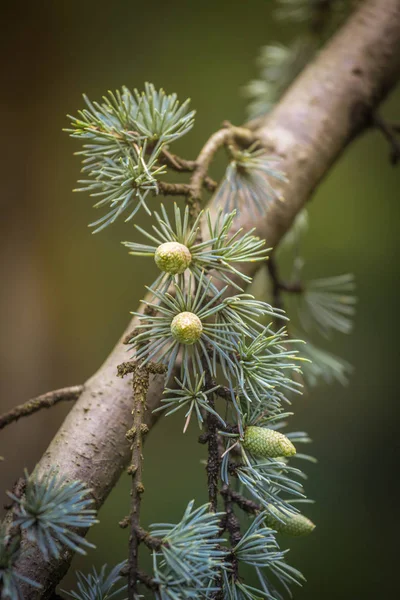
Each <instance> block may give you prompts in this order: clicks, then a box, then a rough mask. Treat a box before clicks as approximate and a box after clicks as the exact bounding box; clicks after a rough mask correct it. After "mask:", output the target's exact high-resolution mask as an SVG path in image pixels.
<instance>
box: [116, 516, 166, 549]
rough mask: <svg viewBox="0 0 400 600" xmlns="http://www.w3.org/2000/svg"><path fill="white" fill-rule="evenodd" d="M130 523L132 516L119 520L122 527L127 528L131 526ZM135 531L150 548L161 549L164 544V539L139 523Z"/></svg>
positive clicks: (140, 539)
mask: <svg viewBox="0 0 400 600" xmlns="http://www.w3.org/2000/svg"><path fill="white" fill-rule="evenodd" d="M129 523H130V517H129V516H127V517H124V518H123V519H122V521H120V522H119V526H120V527H121V529H126V528H127V527H129ZM135 531H136V535H137V537H138V538H139V541H140V542H143V544H144V545H145V546H147V547H148V548H150V550H159V549H160V548H161V546H162V545H163V541H162V540H161V539H160V538H157V537H154V536H152V535H151V534H150V533H149V532H148V531H146V529H143V527H140V526H139V525H138V526H137V527H136V529H135ZM164 545H165V546H168V544H167V543H165V544H164Z"/></svg>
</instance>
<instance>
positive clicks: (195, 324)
mask: <svg viewBox="0 0 400 600" xmlns="http://www.w3.org/2000/svg"><path fill="white" fill-rule="evenodd" d="M202 331H203V325H202V324H201V321H200V319H199V317H198V316H197V315H195V314H194V313H191V312H187V311H186V312H181V313H179V314H178V315H176V316H175V317H174V318H173V319H172V323H171V333H172V335H173V337H174V338H175V339H176V340H177V341H178V342H180V343H181V344H186V345H188V346H190V345H192V344H195V343H196V342H197V341H198V340H199V339H200V336H201V334H202Z"/></svg>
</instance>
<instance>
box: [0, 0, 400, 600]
mask: <svg viewBox="0 0 400 600" xmlns="http://www.w3.org/2000/svg"><path fill="white" fill-rule="evenodd" d="M273 4H274V3H273V2H266V1H265V0H249V1H248V2H243V1H239V0H236V1H231V2H227V1H225V2H223V1H219V2H218V1H217V2H215V0H214V1H212V0H203V1H202V2H184V1H183V0H170V1H169V2H162V1H161V0H153V1H152V2H150V1H148V2H135V1H133V0H114V1H113V2H106V1H105V0H96V1H94V0H86V1H81V2H77V1H76V0H70V1H69V2H63V1H58V2H50V1H48V0H47V1H42V2H34V3H33V2H28V1H21V2H15V3H12V4H11V3H9V4H8V5H7V7H5V6H4V7H3V9H2V19H1V37H0V47H1V54H0V56H1V61H2V76H1V86H2V92H1V95H0V106H1V129H2V144H1V147H0V152H1V162H0V164H1V173H2V174H1V195H0V202H1V207H2V210H1V221H0V256H1V261H0V264H1V271H2V272H1V279H0V281H1V295H0V319H1V324H0V330H1V336H0V353H1V360H0V369H1V379H0V387H1V411H4V410H6V409H8V408H10V407H11V406H13V405H14V404H17V403H20V402H22V401H24V400H26V399H27V398H29V397H32V396H34V395H36V394H39V393H41V392H45V391H47V390H49V389H54V388H57V387H62V386H64V385H68V384H75V383H81V382H83V381H85V379H86V378H88V377H89V376H90V375H91V374H92V373H93V372H94V370H95V369H97V367H98V366H99V365H100V363H101V362H102V361H103V359H104V358H105V357H106V355H107V353H108V352H109V350H110V348H111V347H112V346H113V344H114V343H115V341H116V340H117V338H118V336H119V335H120V332H121V331H122V328H123V327H124V326H125V325H126V322H127V319H128V318H129V311H130V310H135V309H136V306H137V304H138V300H139V299H140V298H141V297H142V295H143V286H144V285H145V284H146V283H149V282H150V281H151V277H152V276H153V272H154V267H153V266H152V265H151V264H150V263H149V262H146V260H145V259H144V260H142V261H141V260H135V259H133V258H132V257H130V256H129V255H128V254H127V252H126V250H125V249H124V248H123V247H122V246H121V245H120V243H119V242H120V241H121V240H124V239H134V235H133V231H132V226H130V225H129V224H124V223H123V222H122V221H121V222H119V223H117V224H116V225H114V226H112V227H110V228H108V229H106V230H105V231H104V232H103V233H102V234H100V235H97V236H92V235H91V233H90V230H88V229H87V227H86V224H87V223H88V222H90V221H91V220H93V219H94V217H95V216H97V215H95V214H94V212H93V210H92V209H91V204H92V202H91V200H90V198H89V197H88V196H87V195H83V194H72V192H71V190H72V188H73V187H75V184H76V179H77V178H78V174H79V162H78V159H77V158H76V157H74V156H73V152H74V151H75V150H77V149H78V145H77V142H76V141H73V140H71V139H69V138H68V137H67V135H66V134H65V133H62V131H61V130H62V128H63V127H66V126H68V121H67V120H66V118H65V115H66V114H67V113H72V114H75V113H76V111H77V109H78V108H80V107H82V99H81V93H82V92H86V93H87V94H88V95H89V96H90V97H91V98H92V99H99V98H100V96H101V95H102V94H103V93H104V92H105V91H106V90H107V89H115V88H117V87H120V86H121V85H122V84H126V85H128V86H132V87H134V86H138V87H141V86H142V84H143V82H144V81H146V80H148V81H152V82H154V83H155V85H156V86H164V87H165V88H166V90H167V91H175V92H177V93H178V95H179V97H180V98H181V99H184V98H186V97H187V96H190V97H191V98H192V105H193V108H195V109H196V110H197V119H196V125H195V128H194V130H193V131H192V132H191V133H190V134H189V135H188V136H187V137H186V138H185V139H184V140H182V141H180V142H179V144H178V147H176V149H177V150H178V151H180V152H181V153H182V154H183V155H184V156H187V157H188V158H192V157H194V156H195V155H196V152H197V151H198V149H199V147H200V145H201V144H202V143H203V142H204V141H205V139H206V137H207V136H208V135H209V134H210V133H211V132H212V131H213V130H215V129H216V128H217V127H218V126H219V124H220V123H221V122H222V121H223V120H224V119H229V120H231V121H232V122H234V123H237V124H240V123H241V122H243V120H244V118H245V111H244V108H245V103H244V100H243V98H242V96H241V92H240V88H241V86H243V85H244V84H245V83H246V82H247V81H248V80H249V79H250V78H252V77H254V76H255V75H256V68H255V63H254V59H255V57H256V55H257V53H258V49H259V47H260V46H261V45H263V44H266V43H268V42H270V41H276V40H285V39H288V38H289V37H290V35H291V34H292V33H293V31H294V28H291V27H285V28H283V27H278V26H277V25H276V23H274V22H273V21H272V19H271V7H272V5H273ZM399 99H400V95H399V93H397V94H396V93H394V94H393V95H392V96H391V98H390V99H389V101H388V102H387V103H386V105H385V107H384V109H383V114H384V115H385V116H387V117H389V118H396V117H397V118H398V117H399ZM387 157H388V149H387V147H386V145H385V142H384V141H383V139H382V138H381V137H380V135H379V134H378V133H369V134H368V135H366V136H364V137H363V138H362V139H360V140H358V141H356V142H355V143H354V144H352V146H351V147H350V148H349V149H348V150H347V151H346V153H345V155H344V156H343V157H342V158H341V159H340V161H339V162H338V163H337V164H336V165H335V167H334V168H333V169H332V171H331V173H330V174H329V177H328V178H327V179H326V180H325V181H324V182H323V184H322V185H321V186H320V188H319V190H318V191H317V193H316V195H315V198H314V199H313V201H312V203H311V205H310V207H311V210H310V212H311V230H310V234H309V236H308V238H307V242H306V244H305V256H306V259H307V273H308V274H311V275H312V276H329V275H335V274H340V273H342V272H348V271H350V272H354V273H355V275H356V279H357V285H358V297H359V305H358V314H357V318H356V327H355V331H354V333H353V334H352V335H351V336H350V337H347V338H343V337H342V338H337V339H336V338H335V339H334V341H333V342H332V344H331V345H330V347H329V348H330V349H331V350H332V351H334V352H337V353H339V354H340V355H341V356H343V357H344V358H346V359H348V360H349V361H351V362H352V364H353V365H354V366H355V372H354V375H353V376H352V378H351V381H350V384H349V386H348V387H347V388H344V389H343V388H342V387H340V386H339V385H333V386H332V387H329V388H328V387H320V388H318V389H316V390H313V391H312V392H311V393H310V394H308V395H307V396H305V397H303V398H300V399H298V400H297V401H296V405H295V407H294V409H295V411H296V416H295V419H294V423H293V425H294V428H301V429H306V430H307V431H309V433H310V435H311V437H312V438H313V440H314V444H313V448H312V451H313V454H315V455H316V456H317V457H318V461H319V462H318V464H317V465H311V466H310V467H308V473H309V475H310V479H309V481H308V483H307V490H308V493H309V495H310V497H312V498H314V499H315V500H316V504H315V505H313V506H311V507H310V508H309V510H308V513H309V515H310V516H311V517H312V518H313V520H314V521H315V522H316V523H317V529H316V531H315V533H314V534H313V535H312V536H310V537H309V538H306V539H304V540H299V541H298V540H295V541H294V542H293V544H291V546H292V550H291V552H290V560H291V562H292V564H294V565H295V566H297V567H298V568H300V569H301V570H303V572H304V573H305V575H306V577H307V579H308V583H307V584H306V586H305V587H304V588H303V589H301V590H298V591H297V590H296V591H295V598H296V599H298V600H303V599H306V598H307V599H308V600H314V599H315V600H316V599H321V598H324V600H330V599H332V600H333V599H338V598H340V599H343V600H350V599H354V598H363V599H364V600H365V599H372V598H378V597H386V596H389V595H391V592H392V593H393V589H394V584H395V579H394V578H395V576H396V574H395V573H394V574H393V572H392V568H391V565H390V563H391V560H390V559H391V557H394V556H395V555H397V545H396V544H397V541H398V533H399V529H398V511H397V502H396V499H397V496H396V487H397V486H396V484H397V481H396V480H397V472H398V464H399V462H398V458H399V456H398V446H399V445H398V421H397V412H398V410H397V407H398V393H397V376H398V373H397V368H398V359H399V353H398V336H397V328H396V324H397V313H398V311H397V305H398V299H397V294H398V277H397V260H398V254H397V248H398V243H397V237H398V222H399V217H400V204H399V182H400V177H399V171H398V170H397V171H396V170H395V169H393V168H392V167H390V165H389V164H388V160H387ZM220 166H221V165H219V166H217V170H216V171H215V173H214V174H215V175H218V174H221V170H220ZM99 216H100V215H99ZM140 219H141V220H142V223H144V222H147V223H148V221H146V217H145V216H143V215H141V216H140ZM151 270H153V272H150V271H151ZM66 410H67V407H66V406H59V407H56V408H54V409H52V411H51V412H45V413H41V414H38V415H35V416H33V417H31V418H30V419H28V420H23V421H21V422H19V423H18V424H17V425H13V426H11V427H10V428H9V429H7V430H5V431H4V432H2V434H1V439H0V454H1V455H3V456H4V457H5V461H4V462H3V463H1V465H0V469H1V471H0V472H1V483H2V489H3V490H5V489H7V488H10V487H11V485H12V483H13V481H14V480H15V479H16V478H17V477H18V476H19V475H21V473H22V470H23V468H24V466H26V467H27V468H28V469H32V468H33V466H34V464H35V462H36V461H37V459H38V458H39V457H40V455H41V453H42V452H43V451H44V450H45V448H46V446H47V444H48V442H49V441H50V439H51V438H52V436H53V434H54V433H55V431H56V429H57V427H58V426H59V424H60V423H61V421H62V419H63V416H64V415H65V413H66ZM182 418H183V415H178V417H177V418H175V419H174V418H172V417H170V418H168V419H163V420H162V421H161V422H160V423H159V425H158V426H157V428H156V429H155V430H154V431H153V432H152V434H151V436H150V438H149V440H148V443H147V445H146V458H145V485H146V494H145V500H144V502H143V524H144V525H148V524H149V523H150V522H155V521H156V522H157V521H172V522H173V521H175V520H177V519H179V517H180V515H181V514H182V511H183V509H184V507H185V506H186V504H187V502H188V501H189V500H190V499H192V498H196V499H197V500H198V502H202V501H204V500H205V493H204V492H205V485H204V484H205V473H204V469H203V466H202V465H201V464H200V459H201V458H202V456H203V449H202V448H201V447H200V446H199V445H198V444H197V443H196V438H197V431H196V429H195V428H194V427H193V428H191V429H190V431H189V432H188V433H187V434H186V435H185V436H183V435H182V434H181V428H182ZM128 487H129V482H128V480H127V477H123V478H122V480H121V482H120V484H119V485H118V487H117V488H116V489H115V491H114V492H113V493H112V495H111V497H110V499H109V501H108V502H107V503H106V505H105V507H104V508H103V510H102V511H101V513H100V519H101V524H100V525H98V526H96V527H95V528H94V529H93V530H92V532H91V534H90V539H91V540H92V541H94V542H95V543H96V545H97V548H98V549H97V550H96V551H93V552H91V553H90V554H89V555H88V556H87V557H86V558H85V559H79V560H76V561H75V564H74V566H75V567H76V568H80V569H88V568H89V567H90V565H92V564H96V565H97V566H100V565H101V564H103V563H104V562H108V563H109V564H114V563H115V562H116V561H119V560H122V559H123V558H124V557H125V553H126V543H127V533H126V532H123V531H121V530H119V528H118V526H117V522H118V520H119V519H121V518H122V517H123V516H124V515H125V514H126V513H127V510H128V503H129V498H128ZM3 497H4V498H5V496H4V495H3ZM73 581H74V577H73V576H72V575H69V576H68V581H65V582H64V584H63V587H67V588H70V586H71V585H73Z"/></svg>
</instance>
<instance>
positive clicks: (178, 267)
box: [154, 242, 192, 275]
mask: <svg viewBox="0 0 400 600" xmlns="http://www.w3.org/2000/svg"><path fill="white" fill-rule="evenodd" d="M154 260H155V263H156V265H157V267H158V268H159V269H160V271H164V272H165V273H171V275H177V274H181V273H183V272H184V271H185V270H186V269H187V268H188V266H189V265H190V263H191V262H192V255H191V254H190V250H189V248H187V247H186V246H184V245H183V244H180V243H179V242H165V243H164V244H161V246H158V248H157V250H156V252H155V254H154Z"/></svg>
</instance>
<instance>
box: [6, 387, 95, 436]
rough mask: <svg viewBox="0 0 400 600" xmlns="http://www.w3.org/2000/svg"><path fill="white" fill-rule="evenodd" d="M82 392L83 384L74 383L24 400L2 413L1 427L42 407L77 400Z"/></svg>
mask: <svg viewBox="0 0 400 600" xmlns="http://www.w3.org/2000/svg"><path fill="white" fill-rule="evenodd" d="M82 392H83V385H74V386H70V387H66V388H61V389H59V390H54V391H52V392H47V393H46V394H42V395H41V396H37V397H36V398H32V400H28V402H24V404H20V405H19V406H16V407H15V408H12V409H11V410H10V411H8V412H7V413H4V414H3V415H1V416H0V429H3V428H4V427H6V426H7V425H9V424H10V423H14V422H15V421H18V419H20V418H21V417H27V416H29V415H33V414H34V413H35V412H38V411H39V410H42V408H51V407H52V406H54V405H55V404H58V403H59V402H71V401H75V400H77V399H78V398H79V396H80V395H81V394H82Z"/></svg>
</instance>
